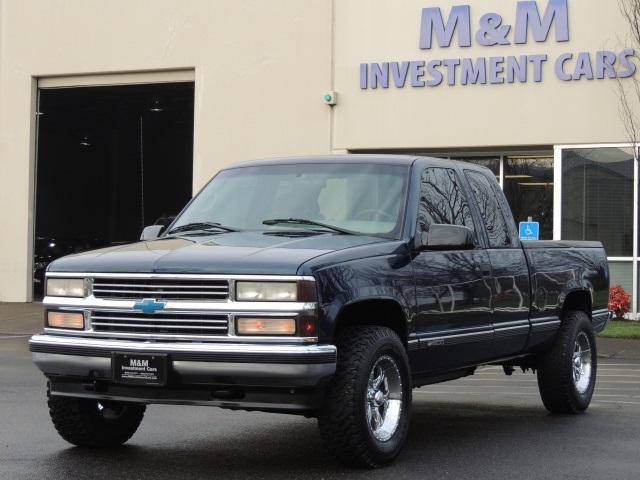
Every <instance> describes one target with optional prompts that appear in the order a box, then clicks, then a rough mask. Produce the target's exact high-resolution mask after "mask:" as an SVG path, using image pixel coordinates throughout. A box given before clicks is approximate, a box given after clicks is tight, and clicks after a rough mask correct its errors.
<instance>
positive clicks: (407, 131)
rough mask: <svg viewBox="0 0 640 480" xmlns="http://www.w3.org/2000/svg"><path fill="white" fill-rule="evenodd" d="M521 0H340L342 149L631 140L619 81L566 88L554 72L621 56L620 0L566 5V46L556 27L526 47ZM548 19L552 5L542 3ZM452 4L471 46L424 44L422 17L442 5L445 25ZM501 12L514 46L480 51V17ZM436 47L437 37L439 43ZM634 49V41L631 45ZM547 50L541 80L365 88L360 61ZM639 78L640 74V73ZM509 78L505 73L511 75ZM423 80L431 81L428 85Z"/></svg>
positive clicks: (338, 122)
mask: <svg viewBox="0 0 640 480" xmlns="http://www.w3.org/2000/svg"><path fill="white" fill-rule="evenodd" d="M516 4H517V1H516V0H508V1H505V0H483V1H482V2H478V1H459V0H428V1H425V0H403V1H402V2H387V1H371V0H350V1H346V2H341V1H338V2H336V45H337V48H336V65H335V79H336V81H335V84H336V89H337V90H338V91H339V93H340V104H339V105H338V106H337V107H336V111H335V114H336V117H335V126H336V129H335V147H336V148H344V149H361V148H367V149H371V148H408V149H416V148H421V147H422V148H424V147H430V148H434V149H440V150H445V149H447V148H452V147H460V146H469V147H491V146H504V145H553V144H560V143H564V144H567V143H599V142H623V141H626V138H625V136H624V133H623V131H622V126H621V124H620V120H619V118H618V101H617V98H616V95H615V93H616V82H615V80H611V79H604V80H586V79H584V78H583V79H581V80H579V81H569V82H564V81H561V80H559V79H558V78H557V77H556V75H555V73H554V62H555V59H556V58H557V57H558V56H559V55H560V54H562V53H565V52H570V53H574V61H569V62H567V66H568V67H571V68H569V70H570V71H572V70H573V65H574V64H575V55H576V54H577V53H578V52H583V51H585V52H590V53H591V56H592V59H593V61H594V67H595V54H596V52H597V51H599V50H602V49H605V50H611V51H614V52H620V51H621V50H622V48H621V45H620V44H621V43H622V44H626V43H628V42H625V40H624V36H625V32H626V31H628V28H627V25H626V23H625V22H624V20H623V18H622V16H621V14H620V12H619V10H618V6H617V2H614V1H602V0H568V7H569V34H570V38H569V41H568V42H559V43H558V42H556V41H555V36H554V33H553V28H552V31H551V34H550V35H549V38H548V39H547V41H546V42H544V43H536V42H534V41H533V39H532V35H531V32H529V40H528V43H527V44H524V45H515V44H513V37H514V27H513V25H514V24H515V17H516ZM537 4H538V8H539V10H540V13H541V15H543V14H544V10H545V8H546V6H547V4H548V0H538V2H537ZM453 5H470V7H471V20H472V23H471V25H472V30H471V32H472V35H471V39H472V44H471V47H459V46H458V43H457V37H456V36H454V41H453V42H452V44H451V46H450V47H448V48H440V47H439V46H438V45H437V43H436V44H435V46H434V47H433V48H432V49H430V50H421V49H420V48H419V38H420V23H421V12H422V9H423V8H425V7H440V8H441V10H442V14H443V16H444V17H445V21H446V19H447V18H448V16H449V13H450V9H451V7H452V6H453ZM489 12H495V13H499V14H500V15H501V16H502V18H503V24H507V25H511V26H512V28H511V31H510V33H509V35H508V36H507V39H508V40H510V41H511V43H512V44H511V45H496V46H482V45H478V44H477V42H476V41H475V38H474V36H475V33H476V31H477V30H478V29H479V22H480V18H481V16H482V15H484V14H487V13H489ZM434 42H435V40H434ZM625 46H626V45H625ZM534 54H547V56H548V60H547V62H546V63H545V64H544V66H543V78H542V82H540V83H535V82H533V80H532V79H531V74H530V79H529V80H528V81H527V82H526V83H517V82H516V83H513V84H506V83H505V84H493V85H489V84H487V85H479V84H478V85H470V84H469V85H466V86H465V85H460V84H459V78H458V81H457V84H456V85H455V86H449V85H447V84H446V81H445V82H443V84H441V85H439V86H437V87H424V88H411V87H409V86H405V87H404V88H395V87H393V86H390V87H389V88H388V89H383V88H377V89H375V90H374V89H367V90H361V89H360V87H359V70H358V69H359V65H360V63H372V62H377V63H381V62H401V61H406V60H425V61H426V62H429V61H431V60H434V59H460V58H465V57H469V58H473V59H475V58H477V57H495V56H504V57H506V56H509V55H514V56H518V57H519V56H520V55H534ZM636 75H638V73H636ZM503 76H504V75H503ZM427 78H428V76H427V77H425V78H424V79H427Z"/></svg>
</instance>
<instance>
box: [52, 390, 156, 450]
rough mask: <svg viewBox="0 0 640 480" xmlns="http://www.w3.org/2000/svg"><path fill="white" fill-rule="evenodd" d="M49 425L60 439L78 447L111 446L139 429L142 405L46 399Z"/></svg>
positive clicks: (128, 437) (82, 399)
mask: <svg viewBox="0 0 640 480" xmlns="http://www.w3.org/2000/svg"><path fill="white" fill-rule="evenodd" d="M48 397H49V398H48V404H49V413H50V415H51V420H53V425H54V426H55V427H56V430H57V431H58V433H59V434H60V436H61V437H62V438H64V439H65V440H66V441H67V442H69V443H72V444H73V445H78V446H81V447H115V446H117V445H120V444H122V443H125V442H126V441H127V440H129V439H130V438H131V437H132V436H133V434H134V433H135V432H136V430H137V429H138V426H140V422H142V418H143V417H144V412H145V409H146V406H145V405H132V404H126V403H122V402H111V401H102V400H92V399H88V398H75V397H60V396H56V395H49V396H48Z"/></svg>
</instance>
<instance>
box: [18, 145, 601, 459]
mask: <svg viewBox="0 0 640 480" xmlns="http://www.w3.org/2000/svg"><path fill="white" fill-rule="evenodd" d="M45 288H46V296H45V298H44V306H45V318H44V331H43V333H41V334H38V335H35V336H33V337H32V338H31V339H30V341H29V349H30V352H31V354H32V358H33V361H34V362H35V364H36V365H37V366H38V368H39V369H40V370H41V371H42V372H43V373H44V375H45V376H46V378H47V382H48V406H49V411H50V414H51V418H52V420H53V424H54V426H55V428H56V429H57V431H58V432H59V434H60V435H61V436H62V437H63V438H64V439H65V440H67V441H68V442H70V443H72V444H74V445H78V446H94V447H101V446H103V447H110V446H115V445H119V444H122V443H124V442H126V441H127V440H129V439H130V438H131V436H132V435H133V434H134V433H135V431H136V429H137V428H138V426H139V425H140V422H141V421H142V419H143V415H144V412H145V408H146V406H147V405H148V404H157V403H159V404H184V405H211V406H216V407H221V408H226V409H233V410H249V411H251V410H257V411H266V412H276V413H289V414H301V415H305V416H308V417H313V418H317V421H318V426H319V430H320V435H321V437H322V439H323V443H324V445H325V447H326V451H327V453H328V455H329V456H330V457H331V458H333V459H335V460H336V461H338V462H341V463H343V464H347V465H354V466H363V467H377V466H381V465H384V464H387V463H390V462H391V461H393V460H394V459H395V458H396V457H397V455H398V453H399V452H400V449H401V447H402V444H403V442H404V440H405V437H406V435H407V430H408V428H409V421H410V416H411V399H412V389H414V388H419V387H421V386H423V385H429V384H433V383H437V382H444V381H449V380H454V379H457V378H461V377H464V376H467V375H473V374H474V372H475V371H476V369H477V368H478V367H479V366H482V365H499V366H502V367H503V368H504V372H505V373H506V374H507V375H510V374H511V373H512V372H513V371H514V369H515V368H521V369H522V370H523V371H528V370H531V371H532V372H534V373H535V374H536V375H537V382H538V386H539V391H540V396H541V399H542V403H543V404H544V406H545V407H546V409H547V410H549V411H550V412H553V413H578V412H581V411H584V410H585V409H586V408H587V407H588V406H589V403H590V401H591V398H592V395H593V391H594V386H595V382H596V370H597V357H596V339H595V337H594V332H599V331H601V330H603V329H604V328H605V327H606V326H607V324H608V322H609V320H610V318H611V317H610V312H609V310H608V308H607V300H608V290H609V269H608V264H607V259H606V255H605V252H604V250H603V248H602V245H601V244H600V243H598V242H587V241H521V240H520V239H519V238H518V229H517V228H516V224H515V222H514V220H513V217H512V214H511V212H510V209H509V206H508V204H507V202H506V199H505V197H504V195H503V193H502V191H501V189H500V186H499V184H498V182H497V181H496V177H495V176H494V175H493V174H492V173H491V172H490V171H489V170H488V169H486V168H483V167H480V166H476V165H472V164H469V163H461V162H454V161H448V160H440V159H435V158H423V157H408V156H384V155H335V156H325V157H304V158H289V159H269V160H258V161H252V162H247V163H240V164H236V165H231V166H229V167H227V168H225V169H223V170H222V171H220V172H219V173H218V174H217V175H216V176H215V177H214V178H213V179H212V180H211V181H210V182H209V183H208V184H207V185H206V186H205V187H204V188H203V189H202V191H201V192H200V193H199V194H198V195H196V196H195V198H193V200H191V202H190V203H189V204H188V205H187V206H186V207H185V209H184V210H183V211H182V213H181V214H180V215H178V216H177V218H176V219H175V220H173V222H172V223H171V225H168V226H166V227H164V228H163V226H161V225H160V226H159V225H155V226H151V227H147V228H146V229H145V230H144V232H143V234H142V239H141V241H140V242H138V243H133V244H131V245H125V246H116V247H109V248H105V249H101V250H95V251H90V252H83V253H78V254H74V255H70V256H67V257H63V258H61V259H58V260H56V261H54V262H53V263H51V265H50V266H49V267H48V271H47V273H46V286H45Z"/></svg>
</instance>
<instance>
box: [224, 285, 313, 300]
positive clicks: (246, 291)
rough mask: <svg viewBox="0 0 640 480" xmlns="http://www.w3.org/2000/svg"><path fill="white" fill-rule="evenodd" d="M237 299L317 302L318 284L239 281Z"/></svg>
mask: <svg viewBox="0 0 640 480" xmlns="http://www.w3.org/2000/svg"><path fill="white" fill-rule="evenodd" d="M236 300H238V301H244V302H315V301H316V300H317V296H316V284H315V282H313V281H306V280H301V281H299V282H237V283H236Z"/></svg>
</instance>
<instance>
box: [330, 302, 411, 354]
mask: <svg viewBox="0 0 640 480" xmlns="http://www.w3.org/2000/svg"><path fill="white" fill-rule="evenodd" d="M336 325H337V326H336V329H335V331H334V339H335V338H337V337H338V335H339V334H340V332H341V331H342V330H344V329H345V328H348V327H353V326H356V325H377V326H380V327H387V328H390V329H391V330H393V331H394V332H395V333H396V334H397V335H398V336H399V337H400V340H402V343H403V344H404V346H405V347H406V346H407V336H408V326H407V318H406V316H405V314H404V312H403V311H402V307H400V305H399V304H398V303H396V302H395V301H393V300H364V301H361V302H357V303H353V304H351V305H349V306H347V307H346V308H345V309H344V310H343V311H342V312H340V315H339V316H338V319H337V321H336Z"/></svg>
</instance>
